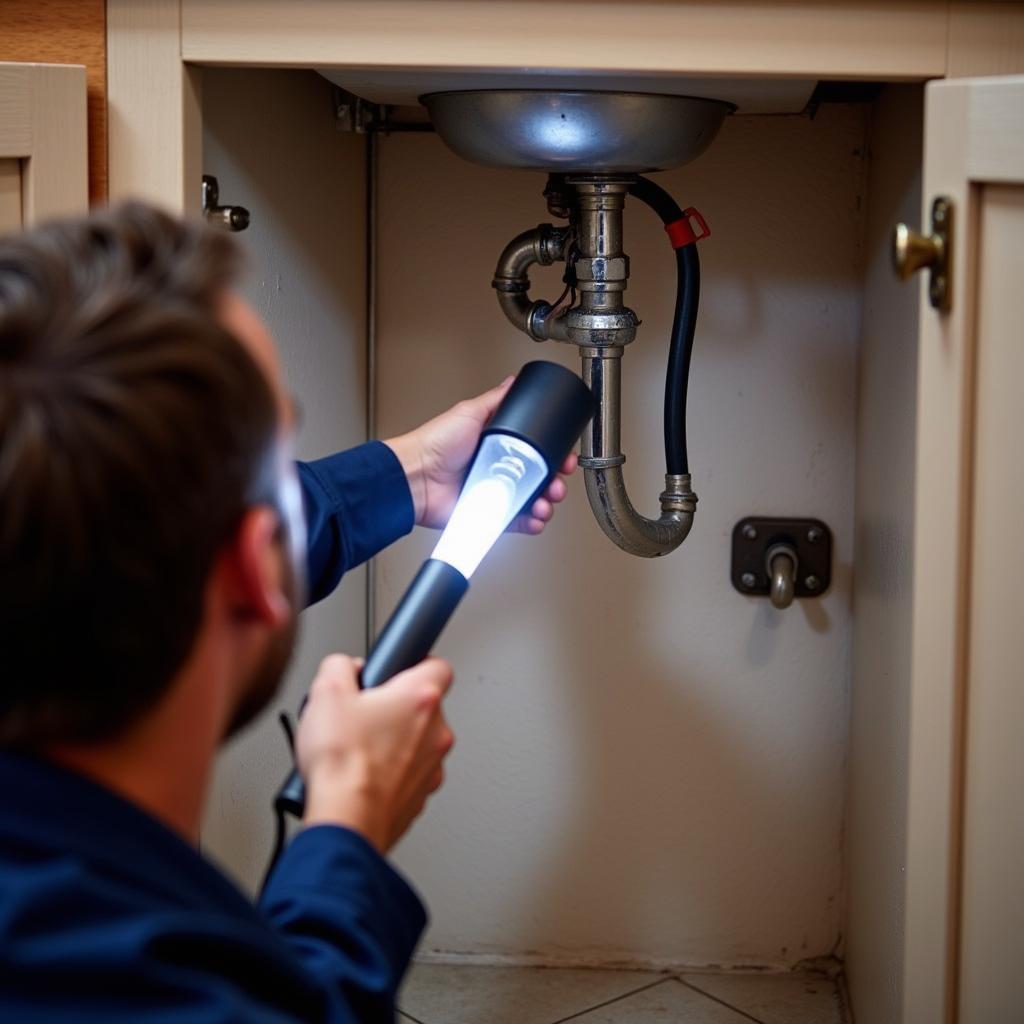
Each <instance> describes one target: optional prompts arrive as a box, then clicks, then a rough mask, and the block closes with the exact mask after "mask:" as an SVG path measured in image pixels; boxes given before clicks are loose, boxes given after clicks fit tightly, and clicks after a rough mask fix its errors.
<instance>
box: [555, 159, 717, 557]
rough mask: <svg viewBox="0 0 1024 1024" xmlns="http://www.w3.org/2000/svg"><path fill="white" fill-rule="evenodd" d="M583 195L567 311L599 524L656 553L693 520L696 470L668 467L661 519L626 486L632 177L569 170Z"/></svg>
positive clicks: (669, 547)
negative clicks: (627, 235) (576, 293)
mask: <svg viewBox="0 0 1024 1024" xmlns="http://www.w3.org/2000/svg"><path fill="white" fill-rule="evenodd" d="M568 181H569V183H570V184H573V185H575V186H576V190H577V194H578V196H579V236H578V239H577V245H578V246H579V258H578V259H577V260H576V277H577V281H578V287H579V289H580V305H579V306H577V307H575V308H574V309H572V310H570V311H569V313H568V315H567V316H566V324H567V334H568V338H569V340H570V341H572V342H575V343H576V344H577V345H578V346H579V348H580V354H581V356H582V358H583V380H584V381H585V382H586V384H587V385H588V386H589V387H590V389H591V390H592V391H593V392H594V395H595V396H596V398H597V401H598V412H597V414H596V415H595V417H594V419H593V420H592V421H591V424H590V426H589V427H588V428H587V430H586V431H584V434H583V444H582V450H581V457H580V465H581V466H582V467H583V473H584V478H585V483H586V488H587V498H588V499H589V501H590V507H591V509H592V510H593V512H594V516H595V517H596V519H597V521H598V524H599V525H600V527H601V529H602V530H604V532H605V534H606V535H607V536H608V537H609V538H611V540H612V541H614V542H615V544H617V545H618V546H619V547H620V548H622V550H623V551H626V552H628V553H629V554H631V555H639V556H641V557H643V558H654V557H657V556H659V555H667V554H668V553H669V552H670V551H674V550H675V549H676V548H677V547H679V545H680V544H682V542H683V541H684V540H685V539H686V537H687V535H688V534H689V532H690V529H691V527H692V526H693V517H694V513H695V512H696V509H697V495H696V494H694V492H693V490H692V489H691V485H690V475H689V473H683V474H677V473H666V475H665V490H664V491H662V493H661V495H660V499H659V500H660V505H661V514H660V516H659V517H658V518H657V519H648V518H646V517H645V516H642V515H641V514H640V513H639V512H637V510H636V509H635V508H634V507H633V503H632V502H631V501H630V500H629V494H628V492H627V491H626V483H625V480H624V478H623V475H622V466H623V463H625V461H626V456H625V455H624V454H623V453H622V448H621V438H620V425H621V421H622V354H623V351H624V350H625V346H626V345H628V344H629V343H630V342H631V341H632V340H633V339H634V337H635V336H636V328H637V324H638V321H637V318H636V314H634V313H633V311H632V310H631V309H629V307H627V306H625V305H624V304H623V301H622V295H623V292H624V291H625V289H626V283H627V281H628V278H629V257H627V256H626V255H625V253H624V252H623V250H622V210H623V206H624V204H625V193H626V192H627V190H628V188H629V184H630V183H629V182H628V181H624V180H616V179H614V178H608V177H604V178H594V177H584V176H581V177H570V178H569V179H568Z"/></svg>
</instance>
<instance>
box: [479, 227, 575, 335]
mask: <svg viewBox="0 0 1024 1024" xmlns="http://www.w3.org/2000/svg"><path fill="white" fill-rule="evenodd" d="M571 233H572V232H571V229H570V228H568V227H555V226H554V225H553V224H538V225H537V227H535V228H533V229H531V230H530V231H524V232H523V233H522V234H519V235H516V237H515V238H513V239H512V241H511V242H509V243H508V245H506V246H505V249H504V251H503V252H502V254H501V256H499V257H498V265H497V266H496V267H495V269H494V279H493V280H492V281H491V287H492V288H494V290H495V291H496V292H497V295H498V304H499V305H500V306H501V309H502V312H503V313H504V314H505V317H506V318H507V319H508V321H509V323H511V324H512V326H513V327H515V328H517V329H518V330H520V331H522V332H523V333H524V334H527V335H529V336H530V337H531V338H533V340H534V341H547V340H548V338H554V337H556V335H555V333H554V332H553V331H552V330H551V329H550V328H545V326H544V325H545V323H546V321H545V317H547V315H548V313H550V312H551V304H550V303H548V302H544V301H543V300H537V301H535V302H531V301H530V297H529V291H530V278H529V276H528V274H527V271H528V270H529V268H530V267H532V266H533V265H534V264H540V265H541V266H542V267H547V266H550V265H551V264H552V263H554V262H555V261H556V260H562V259H565V249H566V245H567V243H568V240H569V237H570V235H571Z"/></svg>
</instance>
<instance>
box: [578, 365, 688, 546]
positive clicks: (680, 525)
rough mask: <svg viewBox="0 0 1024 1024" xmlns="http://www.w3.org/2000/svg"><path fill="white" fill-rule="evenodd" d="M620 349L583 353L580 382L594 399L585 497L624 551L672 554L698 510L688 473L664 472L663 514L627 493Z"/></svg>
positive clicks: (584, 460)
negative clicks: (645, 510) (650, 513)
mask: <svg viewBox="0 0 1024 1024" xmlns="http://www.w3.org/2000/svg"><path fill="white" fill-rule="evenodd" d="M621 367H622V349H621V348H609V349H592V348H588V349H584V350H583V380H584V381H585V382H586V383H587V385H588V386H589V387H590V389H591V390H592V391H593V392H594V395H595V396H596V397H597V400H598V412H597V415H596V416H595V417H594V419H593V420H592V421H591V424H590V426H589V427H588V428H587V430H586V431H585V432H584V434H583V444H582V455H581V458H580V465H581V466H582V467H583V474H584V479H585V481H586V486H587V498H588V499H589V500H590V507H591V509H592V510H593V512H594V516H595V517H596V519H597V521H598V523H599V524H600V526H601V529H602V530H604V532H605V533H606V534H607V536H608V537H610V538H611V540H613V541H614V542H615V543H616V544H617V545H618V546H619V547H620V548H622V550H623V551H626V552H628V553H629V554H631V555H639V556H641V557H642V558H656V557H657V556H659V555H667V554H668V553H669V552H670V551H674V550H675V549H676V548H677V547H679V545H680V544H682V543H683V541H684V540H686V537H687V535H688V534H689V532H690V528H691V527H692V526H693V516H694V513H695V512H696V510H697V495H696V494H695V493H694V492H693V491H692V490H691V488H690V475H689V474H688V473H685V474H671V473H669V474H666V475H665V490H664V491H663V492H662V493H661V496H660V503H661V515H660V516H659V517H658V518H657V519H648V518H647V517H646V516H642V515H641V514H640V513H639V512H637V510H636V509H635V508H634V507H633V503H632V502H631V501H630V500H629V495H628V494H627V493H626V483H625V480H624V479H623V476H622V464H623V463H624V462H625V461H626V456H625V455H623V454H622V451H621V450H620V440H619V426H620V422H621Z"/></svg>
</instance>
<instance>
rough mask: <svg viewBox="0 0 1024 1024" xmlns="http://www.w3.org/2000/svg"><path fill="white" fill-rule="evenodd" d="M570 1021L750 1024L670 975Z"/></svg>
mask: <svg viewBox="0 0 1024 1024" xmlns="http://www.w3.org/2000/svg"><path fill="white" fill-rule="evenodd" d="M566 1024H569V1022H566ZM571 1024H750V1018H749V1017H746V1016H744V1015H743V1014H742V1013H737V1012H736V1011H735V1010H731V1009H729V1007H727V1006H723V1005H722V1004H721V1003H717V1002H715V1001H714V1000H713V999H708V997H707V996H703V995H701V994H700V993H699V992H695V991H694V990H693V989H692V988H687V987H686V986H685V985H683V984H682V983H681V982H679V981H676V980H675V979H674V978H670V979H669V980H668V981H663V982H662V983H661V984H660V985H654V986H652V987H651V988H648V989H645V990H644V991H642V992H637V993H636V994H635V995H631V996H626V997H625V999H618V1000H616V1001H615V1002H613V1003H608V1004H607V1005H606V1006H601V1007H598V1008H597V1009H596V1010H591V1011H590V1012H589V1013H584V1014H582V1015H581V1016H579V1017H573V1018H572V1019H571Z"/></svg>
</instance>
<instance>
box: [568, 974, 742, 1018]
mask: <svg viewBox="0 0 1024 1024" xmlns="http://www.w3.org/2000/svg"><path fill="white" fill-rule="evenodd" d="M667 981H675V979H674V978H659V979H658V980H657V981H651V982H648V983H647V984H646V985H641V986H640V987H639V988H634V989H632V990H631V991H629V992H623V993H622V995H621V996H615V998H614V999H606V1000H605V1001H604V1002H603V1003H595V1004H594V1005H593V1006H588V1007H587V1008H586V1009H585V1010H580V1011H579V1013H570V1014H569V1016H568V1017H559V1018H558V1020H556V1021H552V1024H565V1022H566V1021H570V1020H579V1018H580V1017H584V1016H586V1015H587V1014H588V1013H593V1012H594V1011H595V1010H600V1009H603V1008H604V1007H605V1006H611V1005H612V1004H613V1003H619V1002H621V1001H622V1000H623V999H628V998H629V997H630V996H635V995H637V994H639V993H640V992H646V991H647V990H648V989H649V988H657V987H658V986H659V985H664V984H665V982H667ZM758 1024H761V1022H760V1021H758Z"/></svg>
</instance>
